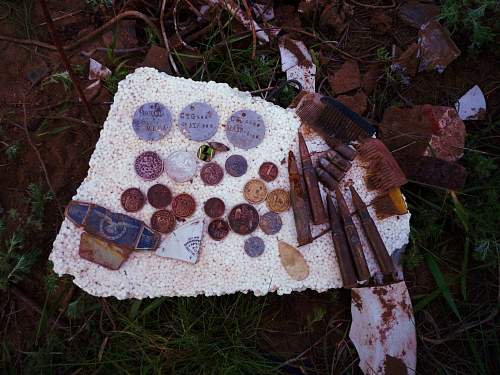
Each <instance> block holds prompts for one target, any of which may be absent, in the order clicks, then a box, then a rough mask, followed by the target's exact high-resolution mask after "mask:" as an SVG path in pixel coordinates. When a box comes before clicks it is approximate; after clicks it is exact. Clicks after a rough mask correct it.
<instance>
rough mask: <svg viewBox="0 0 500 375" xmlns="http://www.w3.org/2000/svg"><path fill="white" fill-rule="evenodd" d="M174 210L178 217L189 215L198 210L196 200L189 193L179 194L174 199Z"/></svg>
mask: <svg viewBox="0 0 500 375" xmlns="http://www.w3.org/2000/svg"><path fill="white" fill-rule="evenodd" d="M172 211H173V212H174V215H175V216H177V217H180V218H186V217H189V216H191V215H192V214H194V212H195V211H196V201H195V200H194V198H193V197H192V196H191V195H189V194H186V193H182V194H179V195H178V196H176V197H175V198H174V200H173V201H172Z"/></svg>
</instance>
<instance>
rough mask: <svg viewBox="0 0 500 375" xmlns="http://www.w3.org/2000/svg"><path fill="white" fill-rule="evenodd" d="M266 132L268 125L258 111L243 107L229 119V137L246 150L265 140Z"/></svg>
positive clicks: (230, 140) (237, 145) (227, 134)
mask: <svg viewBox="0 0 500 375" xmlns="http://www.w3.org/2000/svg"><path fill="white" fill-rule="evenodd" d="M265 134H266V125H265V124H264V120H262V117H261V116H260V115H259V114H258V113H257V112H254V111H251V110H248V109H243V110H240V111H237V112H234V113H233V114H232V115H231V116H230V117H229V119H228V121H227V125H226V136H227V139H228V140H229V142H231V143H232V144H233V145H235V146H236V147H239V148H242V149H244V150H248V149H251V148H253V147H256V146H258V145H259V144H260V143H261V142H262V141H263V140H264V136H265Z"/></svg>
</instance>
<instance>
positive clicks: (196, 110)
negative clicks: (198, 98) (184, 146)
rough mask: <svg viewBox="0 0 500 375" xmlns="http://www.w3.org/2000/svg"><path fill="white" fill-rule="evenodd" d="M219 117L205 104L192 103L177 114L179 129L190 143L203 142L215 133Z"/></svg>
mask: <svg viewBox="0 0 500 375" xmlns="http://www.w3.org/2000/svg"><path fill="white" fill-rule="evenodd" d="M218 127H219V115H217V112H216V111H215V109H213V108H212V107H211V106H210V105H208V104H207V103H202V102H194V103H191V104H189V105H187V106H186V107H184V109H183V110H182V111H181V113H180V114H179V128H180V129H181V132H182V134H184V135H185V136H186V137H187V138H189V139H191V140H192V141H205V140H207V139H210V138H212V137H213V136H214V134H215V133H217V128H218Z"/></svg>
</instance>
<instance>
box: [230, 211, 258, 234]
mask: <svg viewBox="0 0 500 375" xmlns="http://www.w3.org/2000/svg"><path fill="white" fill-rule="evenodd" d="M228 220H229V226H230V227H231V229H232V230H233V231H235V232H236V233H238V234H242V235H245V234H250V233H252V232H253V231H254V230H255V229H256V228H257V226H258V225H259V213H258V212H257V210H256V209H255V208H254V207H253V206H251V205H249V204H247V203H242V204H238V205H237V206H234V207H233V208H232V209H231V212H230V213H229V216H228Z"/></svg>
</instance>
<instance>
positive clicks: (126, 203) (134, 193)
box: [120, 188, 145, 212]
mask: <svg viewBox="0 0 500 375" xmlns="http://www.w3.org/2000/svg"><path fill="white" fill-rule="evenodd" d="M120 201H121V203H122V207H123V209H124V210H125V211H127V212H136V211H139V210H140V209H141V208H142V206H144V201H145V199H144V194H142V191H140V190H139V189H137V188H130V189H127V190H125V191H124V192H123V193H122V196H121V198H120Z"/></svg>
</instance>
